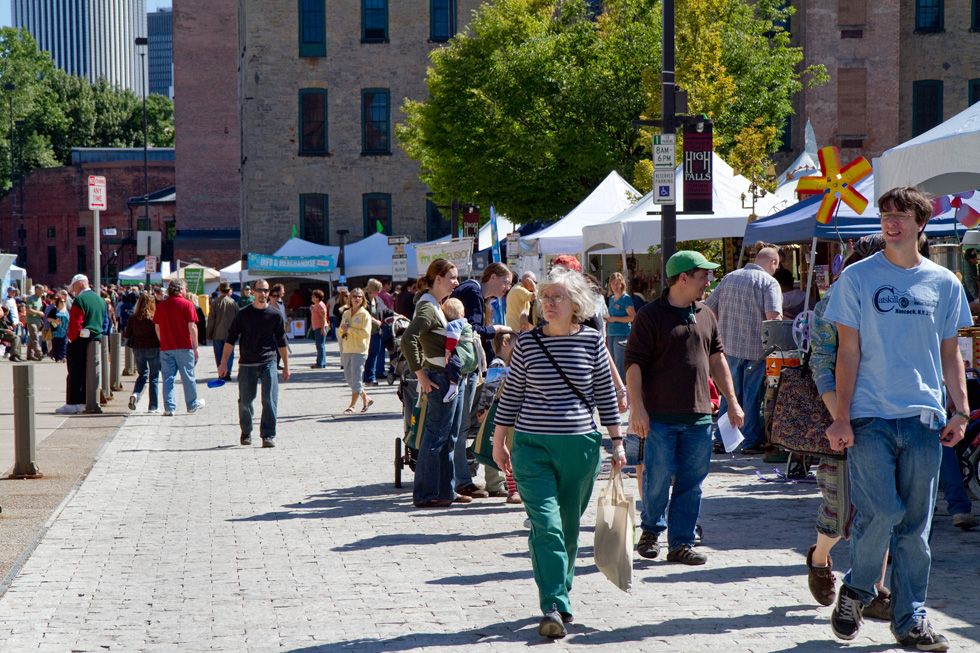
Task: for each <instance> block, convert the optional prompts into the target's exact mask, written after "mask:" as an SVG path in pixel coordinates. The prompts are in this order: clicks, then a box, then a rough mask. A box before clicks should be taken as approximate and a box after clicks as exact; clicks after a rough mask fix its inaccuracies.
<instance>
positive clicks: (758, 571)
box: [638, 558, 806, 585]
mask: <svg viewBox="0 0 980 653" xmlns="http://www.w3.org/2000/svg"><path fill="white" fill-rule="evenodd" d="M640 560H641V561H642V558H641V559H640ZM650 562H651V563H653V564H649V565H643V566H642V567H638V568H639V569H656V568H658V567H659V568H665V567H666V568H669V569H670V570H671V572H670V574H669V580H670V581H671V582H674V581H680V582H686V583H711V584H712V585H714V584H720V583H740V582H742V581H744V580H746V579H749V578H776V577H780V576H782V577H796V576H805V575H806V567H805V566H803V565H800V566H788V565H747V566H744V567H709V566H705V567H699V568H697V569H690V568H688V569H685V568H684V567H681V566H678V565H676V564H674V563H670V562H668V563H664V564H657V563H656V561H653V560H651V561H650ZM709 563H710V560H709ZM665 578H668V577H666V576H658V577H651V578H644V579H643V582H644V583H658V582H663V580H664V579H665Z"/></svg>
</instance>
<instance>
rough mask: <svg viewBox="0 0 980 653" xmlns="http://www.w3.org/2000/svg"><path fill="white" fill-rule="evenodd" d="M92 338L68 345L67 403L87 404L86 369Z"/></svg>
mask: <svg viewBox="0 0 980 653" xmlns="http://www.w3.org/2000/svg"><path fill="white" fill-rule="evenodd" d="M91 341H92V339H91V338H81V337H79V338H75V339H74V340H72V341H71V342H69V343H68V379H67V384H68V387H67V391H66V393H65V395H66V397H65V403H66V404H68V405H76V406H77V405H78V404H84V403H85V369H86V367H87V365H88V343H90V342H91Z"/></svg>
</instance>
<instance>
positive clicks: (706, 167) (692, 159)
mask: <svg viewBox="0 0 980 653" xmlns="http://www.w3.org/2000/svg"><path fill="white" fill-rule="evenodd" d="M697 124H698V125H701V131H698V127H697V125H685V126H684V213H711V212H712V202H711V182H712V179H713V178H714V170H713V169H712V165H711V164H712V150H713V149H714V144H713V139H712V130H711V123H710V122H703V123H697Z"/></svg>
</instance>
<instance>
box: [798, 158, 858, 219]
mask: <svg viewBox="0 0 980 653" xmlns="http://www.w3.org/2000/svg"><path fill="white" fill-rule="evenodd" d="M817 156H818V157H819V159H820V172H822V173H823V175H822V176H816V175H815V176H813V177H803V178H802V179H800V180H799V181H798V182H797V183H796V192H797V194H798V195H823V201H822V202H820V210H819V211H817V222H819V223H820V224H827V223H828V222H830V218H831V217H832V216H833V215H834V211H835V210H836V209H837V206H838V204H839V203H840V202H841V201H842V200H843V202H844V204H847V205H848V206H849V207H851V208H852V209H853V210H854V212H855V213H863V212H864V209H865V208H867V206H868V200H867V198H865V197H864V195H862V194H861V193H859V192H857V191H856V190H855V189H854V185H855V184H856V183H858V182H859V181H861V180H862V179H864V178H865V177H867V176H868V175H870V174H871V164H870V163H869V162H868V160H867V159H865V158H864V157H863V156H859V157H858V158H856V159H854V160H853V161H851V162H850V163H848V164H847V165H846V166H844V167H843V168H842V167H841V165H840V150H839V149H837V147H835V146H830V147H823V148H820V151H819V152H818V153H817Z"/></svg>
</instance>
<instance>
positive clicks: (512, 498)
mask: <svg viewBox="0 0 980 653" xmlns="http://www.w3.org/2000/svg"><path fill="white" fill-rule="evenodd" d="M507 503H513V504H515V505H520V504H522V503H524V500H523V499H522V498H521V495H520V494H518V493H517V492H515V493H514V494H511V495H508V496H507Z"/></svg>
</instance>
